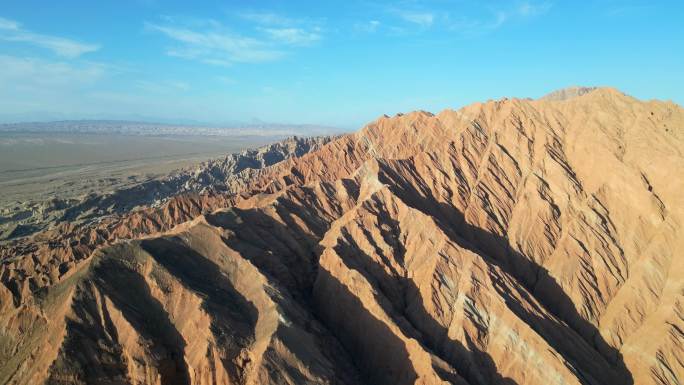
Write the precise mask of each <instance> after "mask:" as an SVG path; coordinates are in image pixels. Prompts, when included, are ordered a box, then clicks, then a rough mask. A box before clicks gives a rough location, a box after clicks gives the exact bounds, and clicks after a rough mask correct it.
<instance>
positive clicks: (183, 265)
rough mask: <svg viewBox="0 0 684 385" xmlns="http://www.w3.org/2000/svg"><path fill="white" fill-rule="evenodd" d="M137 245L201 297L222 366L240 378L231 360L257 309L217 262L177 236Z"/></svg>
mask: <svg viewBox="0 0 684 385" xmlns="http://www.w3.org/2000/svg"><path fill="white" fill-rule="evenodd" d="M140 246H141V247H142V249H143V250H145V251H146V252H147V253H148V254H150V255H151V256H152V258H153V259H154V260H155V261H156V262H157V263H158V264H159V265H161V266H163V267H164V268H165V269H166V270H168V271H169V272H170V273H171V274H173V275H174V276H175V277H176V278H178V279H179V281H180V282H182V283H183V285H186V286H187V287H188V288H189V289H191V290H193V291H195V292H197V293H199V294H200V295H201V296H202V297H203V298H204V300H203V301H202V307H203V308H204V309H205V310H206V312H207V313H208V314H209V315H210V317H211V331H212V333H213V334H214V336H215V338H216V342H217V345H218V346H219V347H220V348H221V349H222V350H224V352H225V353H226V355H225V357H222V361H223V366H224V368H225V369H226V370H227V371H228V373H229V374H230V376H231V377H232V378H233V379H234V380H236V381H237V380H240V379H241V373H240V372H239V371H238V368H237V366H236V363H235V362H236V360H237V357H238V355H239V354H240V352H241V350H242V349H243V348H245V347H247V346H249V344H250V343H251V342H252V341H253V340H254V338H255V337H254V331H255V328H256V322H257V318H258V313H257V309H256V308H255V307H254V305H253V304H252V303H251V302H249V301H247V300H246V299H245V298H244V297H243V296H242V295H241V294H240V293H239V292H238V291H237V290H236V289H235V288H234V287H233V284H232V283H231V282H230V280H229V279H228V278H226V277H225V276H224V275H223V274H222V273H221V268H220V267H219V266H218V265H217V264H215V263H214V262H212V261H210V260H208V259H207V258H205V257H204V256H202V255H201V254H199V253H198V252H196V251H195V250H193V249H191V248H189V247H188V246H187V245H185V244H184V243H183V241H182V240H181V239H180V238H177V237H172V238H156V239H149V240H143V241H141V242H140Z"/></svg>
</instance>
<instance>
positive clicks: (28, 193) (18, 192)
mask: <svg viewBox="0 0 684 385" xmlns="http://www.w3.org/2000/svg"><path fill="white" fill-rule="evenodd" d="M278 139H280V138H277V137H256V136H245V137H225V136H223V137H222V136H132V135H98V134H45V133H25V134H24V133H21V134H17V133H11V134H9V133H0V207H3V208H10V207H12V206H21V205H23V204H26V203H28V202H32V201H33V202H35V201H42V200H45V199H50V198H53V197H56V198H62V199H67V198H75V197H79V196H81V195H84V194H88V193H90V192H105V191H108V190H112V189H114V188H118V187H122V186H126V185H131V184H135V183H139V182H141V181H144V180H147V179H150V178H155V177H158V176H161V175H164V174H167V173H169V172H171V171H173V170H176V169H179V168H184V167H190V166H192V165H194V164H197V163H199V162H201V161H204V160H207V159H210V158H213V157H219V156H222V155H225V154H228V153H232V152H237V151H241V150H243V149H246V148H251V147H256V146H260V145H263V144H266V143H269V142H273V141H275V140H278Z"/></svg>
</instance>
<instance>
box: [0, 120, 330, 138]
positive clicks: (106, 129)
mask: <svg viewBox="0 0 684 385" xmlns="http://www.w3.org/2000/svg"><path fill="white" fill-rule="evenodd" d="M342 131H343V130H342V129H340V128H335V127H328V126H319V125H310V124H274V123H265V122H256V123H251V124H248V123H245V124H235V125H229V126H212V125H201V124H170V123H150V122H138V121H126V120H61V121H53V122H22V123H4V124H0V132H22V133H27V132H39V133H40V132H45V133H89V134H125V135H218V136H236V135H255V136H262V135H268V136H271V135H327V134H336V133H340V132H342Z"/></svg>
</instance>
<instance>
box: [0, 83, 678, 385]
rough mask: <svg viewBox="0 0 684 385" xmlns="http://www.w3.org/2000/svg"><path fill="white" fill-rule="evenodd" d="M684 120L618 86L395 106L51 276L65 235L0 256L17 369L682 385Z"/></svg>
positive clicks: (109, 376)
mask: <svg viewBox="0 0 684 385" xmlns="http://www.w3.org/2000/svg"><path fill="white" fill-rule="evenodd" d="M683 123H684V110H682V108H681V107H679V106H677V105H675V104H673V103H665V102H658V101H650V102H642V101H639V100H636V99H634V98H631V97H629V96H626V95H624V94H621V93H620V92H618V91H616V90H613V89H597V90H594V91H592V92H588V93H585V94H582V95H577V96H576V97H573V98H569V99H564V100H538V101H532V100H521V99H510V100H508V99H504V100H500V101H491V102H487V103H478V104H474V105H471V106H468V107H465V108H463V109H461V110H458V111H444V112H441V113H440V114H437V115H432V114H430V113H426V112H414V113H410V114H406V115H399V116H395V117H382V118H380V119H378V120H377V121H375V122H373V123H371V124H369V125H368V126H366V127H364V128H363V129H362V130H361V131H359V132H358V133H356V134H353V135H347V136H343V137H341V138H338V139H336V140H334V141H332V142H330V143H328V144H326V145H325V146H322V147H321V148H320V149H318V150H316V151H313V152H311V153H308V154H306V155H303V156H301V157H297V158H291V159H287V160H284V161H283V162H281V163H278V164H275V165H274V166H271V167H266V168H263V169H260V170H255V171H254V172H253V173H252V174H251V175H250V176H251V178H250V179H244V180H243V181H242V182H241V183H240V184H239V185H236V186H235V187H234V190H232V192H234V193H235V195H232V194H230V193H223V194H206V195H197V196H195V197H192V198H191V197H190V196H188V197H183V196H181V197H178V198H177V199H176V200H172V201H170V202H169V203H167V204H165V205H164V206H163V207H161V208H158V209H155V210H150V211H141V212H138V213H135V214H132V215H131V216H128V217H126V218H123V219H122V220H121V221H119V222H117V223H116V224H111V225H110V227H109V228H108V229H107V233H106V234H109V235H107V236H110V237H111V234H118V235H117V236H116V238H114V237H112V238H111V239H112V240H111V241H110V242H107V243H112V242H114V240H115V239H124V238H129V239H131V240H127V241H118V242H115V244H114V245H112V246H107V247H102V248H99V249H98V248H97V245H99V244H97V243H95V242H90V241H89V240H88V239H83V242H82V243H81V247H82V248H83V250H82V251H80V253H81V254H79V255H80V257H79V261H80V262H79V263H78V265H76V264H74V265H73V266H71V265H70V266H67V267H66V268H64V269H63V271H62V270H60V272H59V274H57V276H56V277H54V279H50V280H48V282H47V283H45V284H44V285H42V286H38V285H35V286H32V278H31V277H32V276H34V275H35V274H36V273H34V271H44V270H45V269H46V266H45V263H46V262H44V261H42V260H41V259H40V258H41V256H42V255H48V254H49V253H50V252H51V250H55V248H52V249H51V248H50V247H51V246H50V239H54V237H62V238H61V239H63V240H67V239H72V238H69V237H67V236H65V235H64V234H65V232H62V233H59V234H57V233H52V234H44V237H45V238H44V239H45V242H46V243H45V245H44V246H43V248H42V249H41V248H38V249H36V250H34V251H32V252H31V253H32V254H28V255H31V257H29V256H26V255H25V256H24V257H21V254H20V253H19V252H18V250H19V249H16V248H15V249H11V250H10V249H5V250H3V253H4V254H3V256H5V258H8V257H9V258H14V260H13V261H10V260H8V259H5V260H4V263H3V273H2V278H3V283H4V284H5V285H4V286H0V298H1V299H2V301H1V302H0V305H1V306H2V309H3V310H2V317H0V322H2V325H3V328H2V330H3V335H2V341H3V343H2V349H3V350H2V354H1V355H0V368H1V369H0V376H1V377H0V381H2V382H3V383H26V382H38V383H40V382H48V383H91V382H94V381H99V382H105V381H108V382H109V383H151V384H152V383H164V384H166V383H169V384H171V383H198V384H212V383H241V384H242V383H244V384H257V383H282V384H287V383H290V384H295V383H297V384H299V383H330V384H337V383H339V384H355V383H397V384H409V383H421V384H435V383H456V384H678V383H680V382H681V381H682V379H683V378H684V352H683V351H682V349H683V346H684V345H683V344H684V341H683V338H684V335H683V334H682V332H681V331H682V330H684V316H683V314H684V313H683V312H682V299H683V295H684V270H683V269H684V260H682V256H681V250H683V249H684V237H683V234H682V226H681V223H682V220H684V215H683V214H684V211H683V210H684V209H683V207H684V205H683V204H684V196H682V194H681V191H682V188H684V186H683V185H682V184H683V182H682V178H681V177H679V174H678V170H682V169H683V168H682V167H684V156H683V155H682V151H683V150H684V140H683V139H684V138H683V137H682V135H683V134H684V132H683V131H682V125H683ZM173 202H177V203H175V204H176V205H177V206H173V204H174V203H173ZM182 202H185V203H182ZM199 202H202V203H199ZM173 207H175V208H173ZM192 218H194V219H192ZM188 219H192V220H190V221H187V220H188ZM186 221H187V222H186ZM182 222H184V223H182ZM102 231H103V229H102V228H99V229H98V228H95V229H79V230H78V231H77V232H76V233H75V234H88V233H89V234H90V237H91V240H93V239H95V238H97V237H98V236H101V234H102ZM72 236H73V234H72ZM26 247H30V245H26ZM61 247H62V250H63V251H64V252H65V253H66V254H69V253H72V254H73V253H75V251H74V250H75V249H77V247H78V245H71V244H67V245H63V246H61ZM68 250H71V251H68ZM27 258H31V259H32V262H31V264H30V266H29V263H28V262H27Z"/></svg>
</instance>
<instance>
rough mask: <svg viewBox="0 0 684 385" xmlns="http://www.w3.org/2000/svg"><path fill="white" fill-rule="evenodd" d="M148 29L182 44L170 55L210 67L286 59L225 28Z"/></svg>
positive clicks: (173, 49)
mask: <svg viewBox="0 0 684 385" xmlns="http://www.w3.org/2000/svg"><path fill="white" fill-rule="evenodd" d="M146 26H147V28H148V29H150V30H153V31H157V32H161V33H162V34H164V35H166V36H167V37H169V38H171V39H172V40H174V41H176V42H177V43H180V45H179V46H177V47H174V48H170V49H168V50H167V52H166V53H167V54H168V55H170V56H176V57H181V58H185V59H197V60H199V61H202V62H204V63H207V64H215V65H230V64H232V63H257V62H264V61H271V60H275V59H278V58H280V57H282V56H283V55H284V53H283V52H282V51H280V50H277V49H274V48H273V47H271V46H269V45H268V44H267V43H266V42H264V41H261V40H259V39H256V38H252V37H247V36H242V35H238V34H233V33H230V32H227V31H222V30H221V29H222V28H217V27H216V26H215V27H212V28H211V30H203V31H198V30H192V29H190V28H188V27H182V26H175V25H160V24H154V23H147V24H146Z"/></svg>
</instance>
